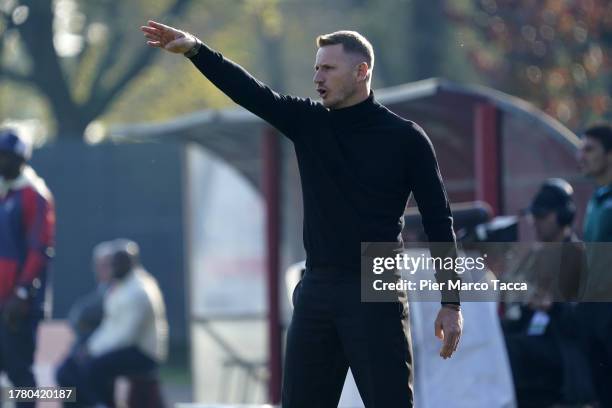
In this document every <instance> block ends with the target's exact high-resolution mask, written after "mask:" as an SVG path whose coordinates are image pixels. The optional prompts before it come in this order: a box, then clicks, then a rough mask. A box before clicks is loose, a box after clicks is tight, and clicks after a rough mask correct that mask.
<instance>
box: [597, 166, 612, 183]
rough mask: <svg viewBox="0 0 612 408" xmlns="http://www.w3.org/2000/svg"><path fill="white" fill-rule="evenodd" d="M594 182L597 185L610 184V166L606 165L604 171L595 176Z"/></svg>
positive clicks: (611, 167) (611, 168)
mask: <svg viewBox="0 0 612 408" xmlns="http://www.w3.org/2000/svg"><path fill="white" fill-rule="evenodd" d="M595 182H596V183H597V185H598V186H599V187H603V186H609V185H610V184H612V166H610V167H608V168H607V169H606V171H604V172H603V173H602V174H600V175H599V176H597V177H595Z"/></svg>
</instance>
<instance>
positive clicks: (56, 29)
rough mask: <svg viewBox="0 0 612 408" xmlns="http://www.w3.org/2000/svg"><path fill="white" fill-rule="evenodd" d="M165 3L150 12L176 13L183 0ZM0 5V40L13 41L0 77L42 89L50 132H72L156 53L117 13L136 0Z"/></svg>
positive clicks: (28, 0)
mask: <svg viewBox="0 0 612 408" xmlns="http://www.w3.org/2000/svg"><path fill="white" fill-rule="evenodd" d="M140 3H143V4H146V7H147V10H151V9H160V8H162V7H164V5H163V4H162V5H160V4H159V3H160V2H140ZM151 3H153V7H151V6H152V4H151ZM167 3H168V4H167V5H165V11H164V12H161V13H160V15H158V16H155V17H158V18H164V19H166V20H168V19H171V18H172V17H176V16H179V15H180V14H181V13H182V12H183V11H184V10H185V8H186V6H187V5H188V4H189V3H190V0H169V1H168V2H167ZM2 5H3V6H4V7H3V10H2V11H3V12H2V17H3V19H4V34H5V35H3V36H2V41H1V42H0V44H2V45H0V47H3V48H4V43H5V41H6V38H7V37H8V38H10V36H9V35H7V34H14V33H16V34H17V35H18V39H19V44H20V47H19V48H18V50H16V51H14V52H13V53H12V55H8V56H7V57H5V58H3V63H2V64H1V65H0V79H1V80H4V81H11V82H17V83H21V84H25V85H29V86H32V87H34V88H35V89H36V90H37V91H38V92H39V94H40V95H42V96H43V97H44V98H45V99H46V100H47V102H48V106H49V109H50V111H51V114H52V116H53V118H54V119H55V122H56V135H57V136H58V137H62V138H71V139H80V138H81V137H82V135H83V133H84V130H85V128H86V127H87V126H88V124H90V123H91V122H92V121H93V120H95V119H96V118H98V117H100V116H101V115H102V114H104V113H105V112H106V111H107V110H108V109H109V107H110V106H111V105H112V103H113V102H114V101H115V100H116V99H117V97H118V96H119V95H120V94H121V92H123V91H124V90H125V88H126V87H127V86H128V84H130V82H131V81H133V80H134V79H135V78H136V77H137V76H138V75H139V74H140V73H142V71H143V70H145V69H146V68H147V67H149V66H150V64H151V63H152V62H153V60H154V58H155V56H156V55H158V53H156V50H154V49H152V48H148V47H142V43H137V42H136V41H135V39H134V36H133V35H130V32H135V30H137V27H134V22H133V21H131V22H128V23H127V24H126V21H125V18H122V16H123V15H128V16H130V17H133V16H134V15H137V13H135V10H134V9H137V8H139V7H142V5H141V4H139V2H122V1H120V0H98V1H93V2H78V3H77V2H75V1H72V0H59V1H55V2H53V1H51V0H20V2H19V3H17V2H12V1H4V2H3V4H2ZM156 6H157V7H156ZM129 8H132V10H127V9H129ZM140 10H141V11H142V9H140ZM124 13H125V14H124ZM2 51H3V53H4V54H5V55H6V54H10V52H9V51H10V50H2ZM24 61H25V62H24Z"/></svg>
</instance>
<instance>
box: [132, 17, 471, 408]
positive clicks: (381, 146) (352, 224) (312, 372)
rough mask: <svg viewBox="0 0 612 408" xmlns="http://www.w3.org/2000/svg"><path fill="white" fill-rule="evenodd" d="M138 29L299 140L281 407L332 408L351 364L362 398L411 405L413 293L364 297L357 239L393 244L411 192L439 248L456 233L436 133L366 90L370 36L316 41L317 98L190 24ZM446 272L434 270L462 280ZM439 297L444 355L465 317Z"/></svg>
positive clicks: (453, 296) (451, 299) (451, 298)
mask: <svg viewBox="0 0 612 408" xmlns="http://www.w3.org/2000/svg"><path fill="white" fill-rule="evenodd" d="M141 30H142V31H143V32H144V34H145V37H146V38H147V39H148V42H147V44H148V45H149V46H153V47H158V48H161V49H163V50H166V51H169V52H172V53H176V54H180V55H185V56H186V57H188V58H189V59H190V60H191V62H193V63H194V65H195V66H196V67H197V68H198V69H199V70H200V71H201V72H202V74H204V75H205V76H206V77H207V78H208V79H209V80H210V81H211V82H212V83H213V84H214V85H215V86H217V87H218V88H219V89H220V90H221V91H223V92H224V93H225V94H227V95H228V96H229V97H230V98H232V99H233V100H234V101H235V102H237V103H238V104H240V105H241V106H243V107H245V108H246V109H248V110H250V111H251V112H253V113H254V114H256V115H258V116H259V117H261V118H263V119H264V120H266V121H267V122H269V123H270V124H271V125H272V126H274V127H275V128H277V129H278V130H280V131H281V132H282V133H283V134H284V135H285V136H287V137H288V138H289V139H290V140H291V141H293V143H294V147H295V151H296V155H297V159H298V163H299V170H300V177H301V180H302V188H303V199H304V247H305V249H306V253H307V260H306V273H305V275H304V279H302V281H301V282H300V284H299V285H298V286H297V288H296V291H295V296H294V300H295V304H294V313H293V316H292V321H291V324H290V327H289V330H288V333H287V342H286V344H287V346H286V358H285V366H284V371H283V373H284V378H283V391H282V406H283V407H285V408H297V407H308V408H313V407H335V406H337V404H338V400H339V398H340V395H341V391H342V386H343V384H344V381H345V377H346V375H347V371H348V368H349V367H350V369H351V371H352V373H353V375H354V377H355V381H356V383H357V387H358V388H359V392H360V394H361V396H362V399H363V401H364V403H365V406H366V407H368V408H370V407H383V406H384V407H385V408H393V407H402V408H408V407H411V406H413V390H412V375H413V372H412V368H413V367H412V350H411V345H410V337H409V331H408V327H407V320H406V316H407V313H408V310H407V306H406V294H405V293H397V294H396V296H395V299H394V301H393V302H391V301H390V302H378V303H374V302H363V301H361V296H360V295H361V284H360V282H359V279H360V271H361V266H360V264H361V255H362V253H361V243H362V242H366V243H367V242H389V243H395V244H398V243H399V241H400V238H399V237H400V233H401V230H402V227H403V213H404V209H405V206H406V203H407V201H408V199H409V197H410V196H411V194H414V197H415V199H416V201H417V204H418V207H419V211H420V212H421V214H422V219H423V225H424V227H425V232H426V233H427V236H428V239H429V241H430V242H442V243H448V245H444V250H442V251H441V252H444V253H442V254H435V255H436V256H441V257H445V256H456V247H455V235H454V232H453V228H452V225H453V219H452V214H451V211H450V205H449V202H448V198H447V195H446V191H445V189H444V185H443V182H442V177H441V175H440V171H439V168H438V163H437V159H436V156H435V152H434V149H433V146H432V144H431V141H430V140H429V138H428V137H427V135H426V134H425V132H424V131H423V130H422V129H421V128H420V127H419V126H418V125H416V124H415V123H413V122H410V121H407V120H405V119H403V118H401V117H399V116H396V115H395V114H393V113H391V112H390V111H389V110H388V109H387V108H385V107H384V106H382V105H381V104H379V103H378V102H377V101H376V99H375V97H374V93H373V92H372V91H371V86H370V85H371V79H372V74H373V68H374V51H373V48H372V45H371V44H370V43H369V42H368V40H367V39H366V38H364V37H363V36H362V35H361V34H359V33H357V32H354V31H339V32H335V33H331V34H326V35H321V36H319V37H318V38H317V46H318V50H317V54H316V61H315V64H314V69H315V73H314V77H313V82H314V83H315V86H316V90H317V93H318V94H319V96H320V97H321V102H320V103H319V102H315V101H313V100H311V99H304V98H297V97H293V96H289V95H281V94H278V93H276V92H275V91H273V90H272V89H270V88H269V87H267V86H266V85H265V84H263V83H262V82H260V81H258V80H257V79H255V78H253V77H252V76H251V75H250V74H249V73H248V72H246V71H245V70H244V69H243V68H242V67H240V66H238V65H237V64H235V63H233V62H232V61H230V60H228V59H227V58H225V57H224V56H223V55H222V54H220V53H219V52H217V51H215V50H212V49H211V48H209V47H208V46H207V45H205V44H203V43H202V42H201V41H200V40H199V39H197V38H196V37H195V36H193V35H191V34H189V33H185V32H183V31H180V30H177V29H175V28H172V27H169V26H166V25H164V24H160V23H157V22H154V21H149V23H148V25H147V26H144V27H141ZM446 249H448V250H446ZM444 272H445V271H442V272H441V271H438V273H441V274H442V275H444ZM451 272H452V273H448V276H442V275H437V277H438V278H440V280H442V281H444V282H445V281H447V280H449V279H455V278H456V276H455V275H454V271H451ZM442 300H443V303H442V305H441V307H440V308H439V311H438V314H437V318H436V320H435V322H434V326H435V334H436V336H437V337H439V338H440V339H441V340H442V342H443V344H442V348H441V350H440V352H439V355H440V356H441V357H442V358H444V359H446V358H449V357H450V356H451V355H452V354H453V353H454V351H455V350H456V348H457V345H458V342H459V338H460V336H461V330H462V324H463V323H462V321H463V320H462V315H461V310H460V305H459V298H458V293H454V292H453V291H448V292H445V293H443V298H442Z"/></svg>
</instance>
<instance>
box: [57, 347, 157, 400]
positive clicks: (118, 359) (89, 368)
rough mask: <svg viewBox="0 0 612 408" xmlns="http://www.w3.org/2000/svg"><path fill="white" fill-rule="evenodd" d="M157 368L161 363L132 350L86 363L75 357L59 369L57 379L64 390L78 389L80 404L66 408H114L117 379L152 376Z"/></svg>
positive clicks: (125, 350)
mask: <svg viewBox="0 0 612 408" xmlns="http://www.w3.org/2000/svg"><path fill="white" fill-rule="evenodd" d="M157 368H158V364H157V362H155V361H154V360H153V359H151V358H150V357H149V356H147V355H146V354H144V353H143V352H142V351H140V350H139V349H138V348H137V347H134V346H130V347H126V348H121V349H117V350H114V351H110V352H108V353H106V354H103V355H101V356H98V357H95V358H90V359H87V360H84V361H79V360H78V359H77V358H76V356H74V355H71V356H70V357H68V358H67V359H66V360H65V361H64V362H63V363H62V365H61V366H60V367H59V369H58V371H57V373H56V379H57V382H58V384H59V385H60V386H62V387H76V395H77V402H76V404H75V403H69V404H67V405H65V406H73V405H74V406H75V407H84V406H90V405H95V404H96V403H102V404H104V405H106V406H107V407H114V406H115V401H114V400H115V394H114V384H115V380H116V379H117V377H120V376H129V375H135V374H141V373H150V372H153V371H154V370H156V369H157ZM136 408H140V407H136ZM143 408H144V407H143Z"/></svg>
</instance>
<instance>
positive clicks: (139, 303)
mask: <svg viewBox="0 0 612 408" xmlns="http://www.w3.org/2000/svg"><path fill="white" fill-rule="evenodd" d="M113 247H114V251H113V256H112V266H111V268H112V276H113V282H112V284H111V287H110V288H109V290H108V292H107V295H106V296H105V299H104V317H103V319H102V323H101V324H100V326H99V327H98V328H97V329H96V330H95V331H94V332H93V334H92V335H91V337H90V338H89V339H88V340H87V342H86V345H85V350H84V352H85V353H86V355H87V357H85V358H84V359H83V360H84V361H85V368H84V372H85V374H84V378H83V379H82V380H83V383H82V384H75V385H77V388H79V390H83V391H85V395H83V398H82V402H86V403H102V404H105V405H106V406H111V407H112V406H114V383H115V380H116V379H117V377H120V376H133V375H137V374H148V373H152V372H154V371H156V370H157V368H158V366H159V364H160V363H162V362H163V361H164V360H165V358H166V354H167V342H168V323H167V321H166V313H165V306H164V300H163V297H162V293H161V291H160V289H159V286H158V284H157V281H156V280H155V278H154V277H153V276H151V275H150V274H149V273H148V272H147V271H146V270H145V269H144V268H143V267H142V265H141V264H140V259H139V249H138V245H137V244H136V243H135V242H133V241H129V240H124V239H119V240H115V241H113ZM79 385H80V387H79ZM77 398H78V396H77Z"/></svg>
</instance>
